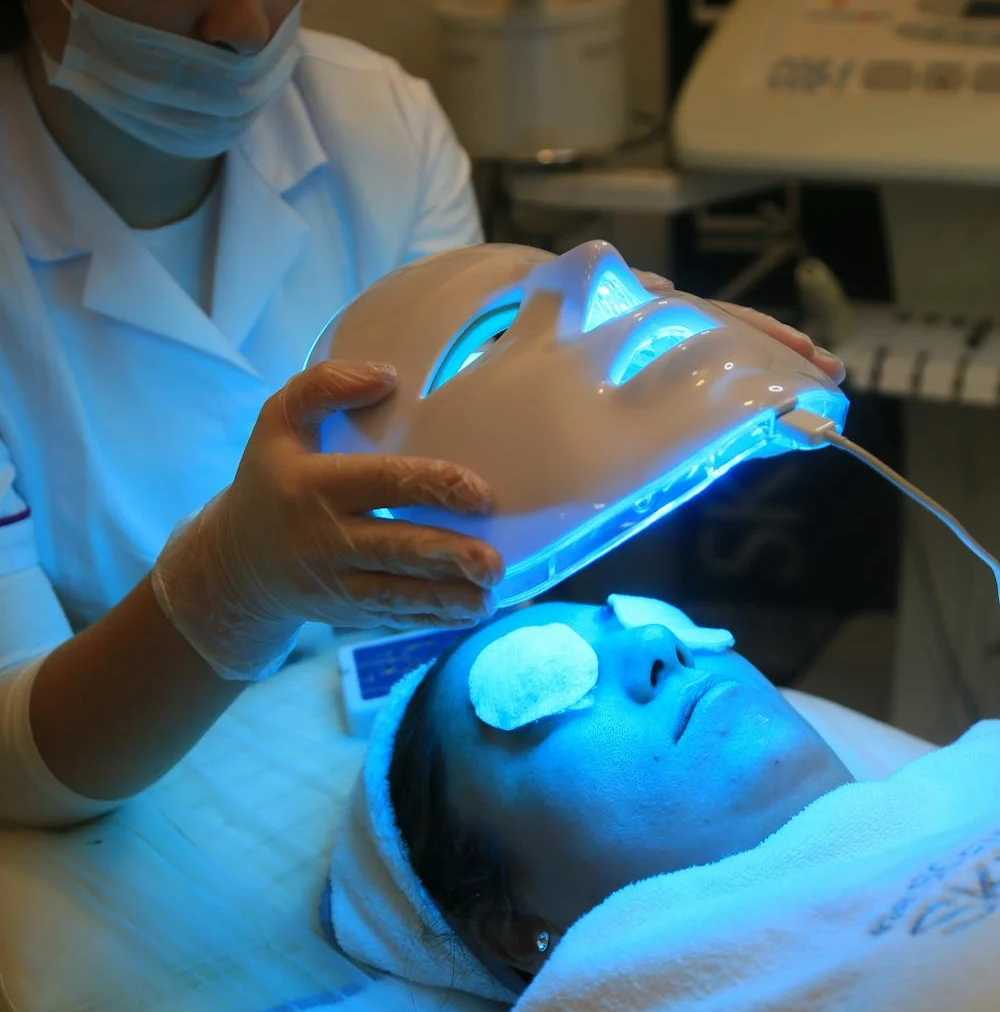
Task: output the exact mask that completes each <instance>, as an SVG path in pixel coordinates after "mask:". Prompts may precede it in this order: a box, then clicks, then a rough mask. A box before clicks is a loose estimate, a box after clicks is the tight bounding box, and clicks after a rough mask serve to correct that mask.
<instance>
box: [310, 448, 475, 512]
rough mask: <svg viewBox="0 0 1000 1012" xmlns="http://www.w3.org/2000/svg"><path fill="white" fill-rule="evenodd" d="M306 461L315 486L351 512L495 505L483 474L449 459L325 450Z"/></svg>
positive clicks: (462, 509) (457, 509) (469, 508)
mask: <svg viewBox="0 0 1000 1012" xmlns="http://www.w3.org/2000/svg"><path fill="white" fill-rule="evenodd" d="M303 464H304V466H305V467H306V468H307V469H308V471H309V475H308V480H309V482H310V484H311V486H312V487H313V488H315V489H316V490H317V491H318V492H320V494H322V495H324V496H325V497H326V499H327V500H328V501H329V502H330V503H332V504H333V505H334V506H336V508H337V509H339V510H342V511H343V512H345V513H367V512H368V511H369V510H373V509H398V508H400V507H403V506H439V507H441V508H442V509H446V510H449V511H450V512H452V513H488V512H489V511H490V509H491V507H492V494H491V492H490V488H489V486H488V485H487V484H486V482H485V481H483V479H482V478H480V477H479V476H478V475H476V474H473V473H472V471H470V470H468V469H467V468H464V467H460V466H459V465H458V464H449V463H448V462H447V461H443V460H430V459H427V458H425V457H390V456H382V455H379V454H367V453H366V454H351V455H348V454H339V453H323V454H316V455H314V456H313V457H312V458H311V459H310V460H307V461H304V462H303Z"/></svg>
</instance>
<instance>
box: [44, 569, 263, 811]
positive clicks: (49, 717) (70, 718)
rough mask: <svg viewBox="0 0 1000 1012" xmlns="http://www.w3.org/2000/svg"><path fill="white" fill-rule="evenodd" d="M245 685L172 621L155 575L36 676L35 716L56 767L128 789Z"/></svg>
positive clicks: (198, 732) (89, 781)
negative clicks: (221, 673)
mask: <svg viewBox="0 0 1000 1012" xmlns="http://www.w3.org/2000/svg"><path fill="white" fill-rule="evenodd" d="M243 688H245V683H240V682H227V681H224V680H223V679H221V678H219V677H218V676H217V675H216V674H215V673H214V672H213V671H212V670H211V669H210V668H209V666H208V665H207V664H206V663H205V661H203V660H202V659H201V657H199V656H198V654H197V653H196V652H195V651H194V650H193V649H192V647H191V646H190V645H189V644H188V642H187V641H186V640H185V639H184V638H183V637H182V636H181V634H180V633H179V632H177V630H176V629H175V628H174V627H173V626H172V625H171V624H170V622H169V621H168V620H167V618H166V616H165V615H164V614H163V612H162V611H161V609H160V607H159V605H158V604H157V602H156V599H155V598H154V596H153V591H152V588H151V586H150V582H149V578H148V577H147V578H145V579H144V580H143V581H142V582H141V583H140V584H139V585H138V586H137V587H136V588H135V589H134V590H133V591H132V592H131V593H130V594H129V595H128V596H127V597H126V598H125V599H124V600H123V601H122V602H121V603H120V604H119V605H118V606H117V607H115V608H113V609H112V610H111V611H110V612H109V613H108V614H107V615H106V616H105V617H104V618H102V619H101V620H100V621H99V622H97V623H95V624H94V625H93V626H91V627H90V628H88V629H86V630H84V631H83V632H81V633H80V634H78V635H77V636H74V637H73V638H72V639H71V640H68V641H67V642H66V643H64V644H63V645H62V646H60V647H59V648H58V649H57V650H55V651H54V652H53V653H52V654H51V655H50V656H49V657H48V658H46V660H45V662H44V664H43V665H42V667H41V669H40V670H39V672H38V674H37V675H36V677H35V684H34V688H33V690H32V694H31V701H30V715H31V727H32V732H33V734H34V738H35V743H36V745H37V747H38V751H39V753H40V754H41V757H42V758H43V759H44V761H45V763H46V765H47V766H48V767H49V769H50V770H51V771H52V773H53V774H54V775H55V776H56V777H57V778H58V779H59V780H60V781H61V782H62V783H63V784H65V785H66V786H67V787H68V788H70V789H71V790H73V791H75V792H77V793H78V794H81V795H84V796H85V797H88V798H94V799H98V800H103V799H108V800H116V799H120V798H127V797H130V796H131V795H133V794H136V793H138V792H139V791H141V790H143V789H144V788H146V787H148V786H149V785H150V784H152V783H154V782H155V781H157V780H158V779H160V777H162V776H163V775H164V774H165V773H167V772H168V771H169V770H170V769H171V768H172V767H173V766H174V765H175V764H176V763H177V762H178V761H179V760H180V759H181V758H183V756H184V755H185V754H186V753H187V752H188V751H189V750H190V749H191V748H192V747H193V746H194V745H195V744H196V743H197V742H198V740H199V739H200V738H201V737H202V735H204V733H205V732H206V731H207V730H208V729H209V728H210V727H211V726H212V725H213V724H214V723H215V721H216V720H217V719H218V718H219V717H220V716H221V715H222V713H223V712H225V710H226V709H227V708H228V707H229V705H230V704H231V703H232V702H233V700H235V699H236V697H237V696H238V695H239V694H240V692H241V691H242V690H243Z"/></svg>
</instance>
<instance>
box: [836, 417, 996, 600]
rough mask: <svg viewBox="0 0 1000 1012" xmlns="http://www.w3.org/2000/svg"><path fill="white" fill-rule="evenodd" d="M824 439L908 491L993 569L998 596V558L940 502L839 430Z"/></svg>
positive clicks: (907, 492) (899, 487) (909, 494)
mask: <svg viewBox="0 0 1000 1012" xmlns="http://www.w3.org/2000/svg"><path fill="white" fill-rule="evenodd" d="M825 435H826V441H827V442H828V443H829V444H830V445H831V446H835V447H836V448H837V449H838V450H843V451H844V452H845V453H849V454H850V455H851V456H852V457H855V458H857V459H858V460H860V461H861V462H862V463H863V464H867V465H868V467H870V468H871V469H872V470H873V471H875V472H876V473H877V474H880V475H882V477H883V478H887V479H888V480H889V481H891V482H892V483H893V485H895V486H896V487H897V488H898V489H899V490H900V491H901V492H903V493H904V494H905V495H908V496H909V497H910V498H911V499H912V500H913V501H914V502H915V503H917V504H919V505H920V506H923V507H924V509H926V510H927V511H928V512H929V513H932V514H933V515H934V516H936V517H937V518H938V520H940V521H941V523H943V524H944V525H945V526H946V527H947V528H948V529H949V530H950V531H951V532H952V534H954V535H955V537H957V538H958V540H959V541H961V542H962V544H963V545H965V547H966V548H968V549H969V551H970V552H972V554H973V555H976V556H978V558H980V559H981V560H982V561H983V562H985V563H986V565H987V566H989V567H990V569H991V570H992V572H993V578H994V579H995V580H996V583H997V596H998V598H1000V562H998V561H997V560H996V559H995V558H994V557H993V556H992V555H991V554H990V553H989V552H988V551H986V549H985V548H983V546H982V545H981V544H980V543H979V542H978V541H977V540H976V539H975V538H974V537H973V536H972V535H971V534H970V533H969V532H968V531H967V530H966V529H965V528H964V527H963V526H962V525H961V524H960V523H959V522H958V520H957V519H956V518H955V517H954V516H953V515H952V514H951V513H949V512H948V511H947V510H946V509H945V508H944V507H943V506H942V505H941V504H940V503H938V502H935V500H933V499H932V498H931V497H930V496H929V495H927V494H925V493H924V492H921V491H920V489H919V488H917V486H916V485H913V484H911V483H910V482H908V481H907V480H906V479H905V478H904V477H903V476H902V475H901V474H898V473H897V472H896V471H894V470H893V469H892V468H891V467H889V465H888V464H883V463H882V461H881V460H879V459H878V457H876V456H875V455H874V454H872V453H869V452H868V451H867V450H864V449H862V448H861V447H860V446H858V445H857V444H856V443H852V442H851V440H849V439H847V438H846V437H845V436H842V435H841V434H840V433H839V432H833V431H830V432H827V433H826V434H825Z"/></svg>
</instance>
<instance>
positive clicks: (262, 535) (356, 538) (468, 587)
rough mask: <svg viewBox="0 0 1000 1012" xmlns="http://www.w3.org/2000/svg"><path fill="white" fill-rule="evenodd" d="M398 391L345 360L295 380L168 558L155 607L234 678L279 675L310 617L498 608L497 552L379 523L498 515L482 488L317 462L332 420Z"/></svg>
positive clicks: (358, 621)
mask: <svg viewBox="0 0 1000 1012" xmlns="http://www.w3.org/2000/svg"><path fill="white" fill-rule="evenodd" d="M394 382H395V372H394V371H393V370H392V369H391V368H390V367H386V366H376V365H370V364H369V365H364V364H349V363H343V362H336V361H326V362H322V363H320V364H318V365H315V366H313V367H312V368H310V369H308V370H306V371H305V372H303V373H300V374H298V375H296V376H295V377H293V378H292V379H291V380H290V381H289V383H288V385H287V386H286V387H285V388H284V389H283V390H281V391H279V392H278V393H277V394H275V395H274V396H273V397H271V398H270V399H269V400H268V401H267V403H266V404H265V405H264V407H263V409H262V411H261V413H260V417H259V419H258V420H257V424H256V426H255V427H254V431H253V434H252V435H251V437H250V441H249V443H248V444H247V448H246V450H245V452H244V454H243V459H242V461H241V462H240V466H239V469H238V471H237V474H236V478H235V480H234V481H233V484H232V485H231V486H230V487H229V488H227V489H226V490H225V491H224V492H222V493H220V495H218V496H217V497H216V498H215V499H213V500H212V501H211V502H210V503H209V504H208V505H207V506H206V507H205V508H204V509H203V510H202V511H201V512H200V513H198V514H197V515H196V516H195V517H194V518H193V519H192V520H190V521H189V522H187V523H185V524H183V525H182V526H181V527H180V528H178V530H177V531H176V532H175V533H174V535H173V536H172V537H171V539H170V541H169V542H168V543H167V545H166V547H165V548H164V550H163V552H162V553H161V555H160V557H159V559H158V560H157V563H156V566H155V568H154V570H153V589H154V592H155V594H156V598H157V600H158V601H159V603H160V606H161V607H162V608H163V610H164V612H165V613H166V615H167V617H168V618H169V619H170V621H171V622H172V623H173V624H174V626H176V628H177V629H178V630H179V631H180V632H181V633H182V634H183V635H184V637H185V638H186V639H187V640H188V641H189V642H190V643H191V645H192V646H193V647H194V648H195V650H197V651H198V653H199V654H200V655H201V656H202V657H203V658H204V659H205V660H206V661H208V663H209V664H210V665H211V666H212V668H213V669H214V670H215V671H216V672H217V673H218V674H219V675H220V676H222V677H223V678H228V679H239V680H248V681H249V680H258V679H260V678H263V677H266V676H268V675H270V674H273V673H274V671H276V670H277V669H278V668H279V667H280V665H281V664H282V662H283V661H284V660H285V658H286V657H287V656H288V654H289V653H290V651H291V649H292V646H293V645H294V642H295V637H296V635H297V633H298V630H299V628H300V626H301V625H302V623H303V622H304V621H310V620H312V621H318V622H325V623H329V624H331V625H337V626H347V627H354V628H370V627H374V626H387V627H389V628H405V627H409V626H422V625H435V626H455V627H463V626H471V625H474V624H475V623H476V622H478V621H480V620H481V619H483V618H485V617H487V616H489V615H490V614H491V613H492V612H493V611H494V610H495V607H496V606H495V601H494V599H493V596H492V593H491V590H490V588H492V587H493V586H495V585H496V583H498V582H499V580H500V579H501V578H502V576H503V561H502V559H501V558H500V556H499V555H498V553H497V552H496V551H495V550H494V549H493V548H491V547H489V546H488V545H486V544H484V543H482V542H479V541H476V540H474V539H472V538H468V537H465V536H462V535H458V534H454V533H452V532H449V531H445V530H438V529H433V528H427V527H420V526H417V525H414V524H408V523H405V522H402V521H392V520H381V519H376V518H374V517H372V516H371V515H370V511H371V510H373V509H377V508H380V507H382V508H393V507H403V506H413V505H429V506H439V507H444V508H445V509H448V510H451V511H454V512H467V513H485V512H488V511H489V508H490V491H489V489H488V488H487V487H486V485H485V483H484V482H483V481H482V480H481V479H480V478H478V477H477V476H476V475H474V474H472V473H471V472H469V471H467V470H465V469H464V468H461V467H458V466H456V465H453V464H449V463H444V462H441V461H433V460H421V459H415V458H403V457H376V456H368V455H359V456H344V455H339V454H335V453H319V452H316V451H317V444H318V434H319V427H320V424H321V423H322V421H323V419H324V418H325V417H326V416H327V415H329V414H330V413H331V412H332V411H335V410H348V409H351V408H358V407H363V406H366V405H370V404H374V403H376V402H378V401H380V400H382V399H383V398H384V397H386V396H387V395H388V394H389V393H390V392H391V390H392V388H393V385H394Z"/></svg>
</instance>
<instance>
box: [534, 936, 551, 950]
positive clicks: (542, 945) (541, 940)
mask: <svg viewBox="0 0 1000 1012" xmlns="http://www.w3.org/2000/svg"><path fill="white" fill-rule="evenodd" d="M549 941H550V938H549V933H548V932H547V931H539V932H538V934H537V935H536V936H535V948H536V949H538V951H539V952H548V949H549Z"/></svg>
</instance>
